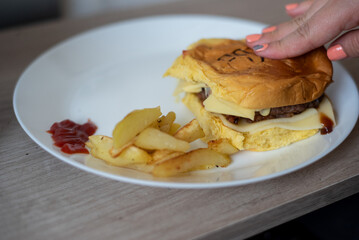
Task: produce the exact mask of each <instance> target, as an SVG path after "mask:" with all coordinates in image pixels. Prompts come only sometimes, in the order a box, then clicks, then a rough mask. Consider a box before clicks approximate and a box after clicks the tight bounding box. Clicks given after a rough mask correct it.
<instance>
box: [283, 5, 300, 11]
mask: <svg viewBox="0 0 359 240" xmlns="http://www.w3.org/2000/svg"><path fill="white" fill-rule="evenodd" d="M298 6H299V4H298V3H290V4H287V5H285V9H287V11H291V10H293V9H295V8H297V7H298Z"/></svg>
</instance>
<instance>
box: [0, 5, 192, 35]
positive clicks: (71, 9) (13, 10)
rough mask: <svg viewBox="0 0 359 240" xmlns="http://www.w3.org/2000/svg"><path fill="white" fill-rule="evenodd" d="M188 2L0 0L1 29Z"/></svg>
mask: <svg viewBox="0 0 359 240" xmlns="http://www.w3.org/2000/svg"><path fill="white" fill-rule="evenodd" d="M176 1H188V0H1V1H0V30H3V29H6V28H10V27H16V26H20V25H25V24H29V23H35V22H41V21H43V20H50V19H58V18H78V17H87V16H91V15H96V14H101V13H105V12H108V11H116V10H122V11H126V10H130V9H134V8H141V7H146V6H151V5H156V4H163V3H170V2H176Z"/></svg>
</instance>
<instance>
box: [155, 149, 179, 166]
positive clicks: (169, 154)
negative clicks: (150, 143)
mask: <svg viewBox="0 0 359 240" xmlns="http://www.w3.org/2000/svg"><path fill="white" fill-rule="evenodd" d="M182 154H183V152H177V151H172V150H167V149H163V150H156V151H154V152H153V153H152V162H153V163H158V162H162V161H165V160H167V159H170V158H174V157H177V156H179V155H182Z"/></svg>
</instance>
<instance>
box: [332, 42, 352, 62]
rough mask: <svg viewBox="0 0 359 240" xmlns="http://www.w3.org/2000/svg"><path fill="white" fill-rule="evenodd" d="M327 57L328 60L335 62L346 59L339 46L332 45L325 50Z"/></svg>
mask: <svg viewBox="0 0 359 240" xmlns="http://www.w3.org/2000/svg"><path fill="white" fill-rule="evenodd" d="M327 56H328V58H329V59H330V60H332V61H336V60H341V59H344V58H346V57H347V56H348V55H347V54H346V53H345V52H344V49H343V47H342V46H341V45H340V44H337V45H334V46H332V47H330V48H329V49H328V50H327Z"/></svg>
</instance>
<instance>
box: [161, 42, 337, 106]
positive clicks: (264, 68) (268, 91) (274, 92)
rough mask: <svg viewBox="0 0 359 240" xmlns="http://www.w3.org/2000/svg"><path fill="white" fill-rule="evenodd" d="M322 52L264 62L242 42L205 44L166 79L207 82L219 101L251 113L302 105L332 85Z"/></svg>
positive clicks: (181, 58)
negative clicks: (227, 102) (228, 102)
mask: <svg viewBox="0 0 359 240" xmlns="http://www.w3.org/2000/svg"><path fill="white" fill-rule="evenodd" d="M332 74H333V68H332V63H331V61H330V60H329V59H328V57H327V56H326V51H325V49H324V48H323V47H321V48H318V49H315V50H313V51H311V52H309V53H307V54H305V55H302V56H300V57H296V58H291V59H284V60H272V59H267V58H261V57H259V56H257V55H255V54H254V52H253V50H252V49H251V48H249V47H247V45H246V43H245V42H244V41H243V40H231V39H202V40H200V41H198V42H196V43H194V44H192V45H191V46H190V47H189V49H188V50H186V51H184V53H183V55H181V56H179V57H178V58H177V59H176V60H175V62H174V64H173V65H172V67H170V68H169V69H168V70H167V72H166V73H165V76H172V77H175V78H178V79H182V80H186V81H192V82H204V83H205V84H207V85H208V86H209V87H210V88H211V90H212V94H214V95H215V96H216V97H219V98H222V99H224V100H227V101H231V102H234V103H236V104H238V105H240V106H242V107H245V108H250V109H264V108H272V107H282V106H288V105H296V104H302V103H306V102H310V101H313V100H315V99H317V98H319V97H320V96H321V95H322V94H323V93H324V90H325V88H326V87H327V86H328V85H329V84H330V83H331V82H332Z"/></svg>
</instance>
